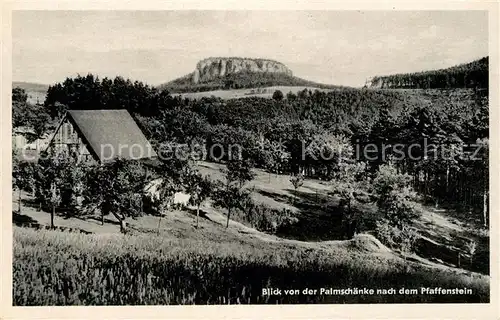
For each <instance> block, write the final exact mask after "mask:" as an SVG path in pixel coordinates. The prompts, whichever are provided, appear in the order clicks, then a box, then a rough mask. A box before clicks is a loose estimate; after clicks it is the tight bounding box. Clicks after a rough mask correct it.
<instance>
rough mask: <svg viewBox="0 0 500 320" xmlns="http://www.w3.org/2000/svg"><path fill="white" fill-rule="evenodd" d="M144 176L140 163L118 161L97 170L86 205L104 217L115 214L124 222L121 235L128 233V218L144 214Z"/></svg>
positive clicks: (93, 171)
mask: <svg viewBox="0 0 500 320" xmlns="http://www.w3.org/2000/svg"><path fill="white" fill-rule="evenodd" d="M144 176H145V173H144V168H143V167H142V165H141V164H140V163H139V162H137V161H130V160H123V159H115V160H114V161H112V162H110V163H106V164H103V165H96V166H93V167H92V168H91V172H89V174H88V179H87V183H86V185H87V188H86V190H85V192H84V194H85V203H86V205H87V206H93V207H94V208H99V209H100V211H101V217H104V216H105V215H107V214H110V213H111V214H113V215H114V216H115V218H116V219H117V220H118V221H119V222H120V231H121V232H124V233H125V232H126V230H127V223H126V218H127V217H137V216H139V215H140V214H142V211H141V209H142V208H141V201H142V192H143V188H144V184H145V178H144Z"/></svg>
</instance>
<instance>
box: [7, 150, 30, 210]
mask: <svg viewBox="0 0 500 320" xmlns="http://www.w3.org/2000/svg"><path fill="white" fill-rule="evenodd" d="M13 159H16V160H14V161H13V168H12V186H13V187H16V188H17V190H18V209H17V211H18V212H19V213H21V191H22V190H26V189H30V188H32V187H33V181H34V165H33V163H30V162H27V161H17V157H16V156H15V155H14V158H13Z"/></svg>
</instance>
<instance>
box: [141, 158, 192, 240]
mask: <svg viewBox="0 0 500 320" xmlns="http://www.w3.org/2000/svg"><path fill="white" fill-rule="evenodd" d="M191 160H192V159H190V158H189V157H182V156H181V157H177V156H174V157H171V158H168V159H167V158H166V159H163V160H162V161H161V164H160V166H158V167H157V168H156V172H155V173H156V174H155V178H156V179H155V180H154V181H153V183H154V184H155V187H154V189H153V190H150V193H151V200H152V205H153V209H154V210H155V211H156V213H157V214H158V215H159V219H158V233H159V232H160V224H161V219H162V217H163V216H164V215H165V212H166V210H168V209H170V208H171V207H172V205H173V204H174V199H175V194H176V193H177V192H180V191H184V188H185V186H187V185H188V184H189V182H190V181H189V178H190V176H191V175H193V170H192V166H191Z"/></svg>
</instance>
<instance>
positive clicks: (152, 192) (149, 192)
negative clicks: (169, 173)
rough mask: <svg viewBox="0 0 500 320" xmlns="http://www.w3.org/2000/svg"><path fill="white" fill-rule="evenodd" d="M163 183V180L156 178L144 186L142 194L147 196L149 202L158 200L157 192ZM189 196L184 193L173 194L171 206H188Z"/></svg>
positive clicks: (158, 193)
mask: <svg viewBox="0 0 500 320" xmlns="http://www.w3.org/2000/svg"><path fill="white" fill-rule="evenodd" d="M162 181H163V178H157V179H154V180H152V181H150V182H148V183H147V184H146V186H145V187H144V192H145V194H146V196H148V197H149V198H150V199H151V200H158V199H160V191H159V190H158V189H159V187H160V185H161V183H162ZM190 198H191V196H190V195H189V194H187V193H185V192H181V191H178V192H175V193H174V196H173V199H172V203H171V204H172V205H180V206H181V207H185V206H187V205H188V204H189V199H190Z"/></svg>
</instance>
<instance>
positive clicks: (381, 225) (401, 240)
mask: <svg viewBox="0 0 500 320" xmlns="http://www.w3.org/2000/svg"><path fill="white" fill-rule="evenodd" d="M375 232H376V234H377V238H378V239H379V240H380V241H381V242H382V243H383V244H385V245H386V246H388V247H389V248H391V249H394V250H399V251H401V252H403V253H411V252H413V250H414V246H415V241H416V240H417V237H418V234H417V233H416V231H415V230H414V229H412V228H409V227H405V228H403V229H399V228H397V227H395V226H393V225H392V224H390V223H389V222H388V221H387V220H381V221H377V227H376V231H375Z"/></svg>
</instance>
